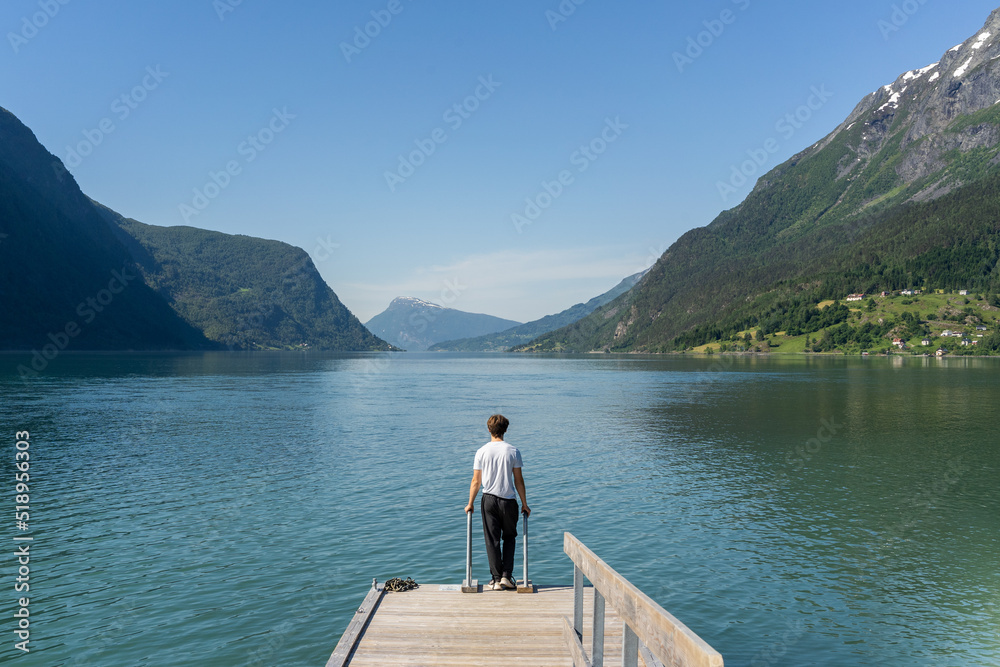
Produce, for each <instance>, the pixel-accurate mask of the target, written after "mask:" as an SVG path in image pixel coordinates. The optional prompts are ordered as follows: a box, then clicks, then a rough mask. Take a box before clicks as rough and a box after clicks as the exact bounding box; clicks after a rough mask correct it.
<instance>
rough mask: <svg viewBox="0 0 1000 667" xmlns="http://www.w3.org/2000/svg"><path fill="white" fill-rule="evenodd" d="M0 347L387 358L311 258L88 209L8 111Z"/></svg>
mask: <svg viewBox="0 0 1000 667" xmlns="http://www.w3.org/2000/svg"><path fill="white" fill-rule="evenodd" d="M0 306H2V307H3V311H4V317H3V318H2V320H0V349H15V350H35V351H36V354H33V357H32V360H33V364H32V366H31V367H30V368H28V367H27V366H26V367H25V368H26V369H28V370H32V371H34V372H40V371H42V370H43V369H44V368H45V367H46V366H47V365H48V362H49V361H51V360H52V359H53V358H54V357H55V356H56V355H57V354H58V353H59V352H61V351H62V350H128V349H135V350H161V349H175V350H176V349H262V348H276V349H291V348H296V347H311V348H317V349H331V350H387V349H389V346H388V345H387V344H386V343H385V342H384V341H380V340H378V339H377V338H375V337H374V336H372V335H371V334H370V333H369V332H368V331H367V330H366V329H365V328H364V327H363V326H362V325H361V323H360V322H359V321H358V320H357V318H355V317H354V316H353V315H351V313H350V312H349V311H348V310H347V309H346V308H345V307H344V306H343V305H342V304H341V303H340V301H339V300H338V299H337V296H336V295H335V294H334V293H333V291H332V290H331V289H330V287H329V286H328V285H326V283H324V282H323V280H322V278H321V277H320V275H319V273H318V272H317V271H316V268H315V266H313V264H312V261H311V260H310V259H309V256H308V255H307V254H306V253H305V252H304V251H303V250H301V249H299V248H295V247H293V246H289V245H287V244H284V243H280V242H277V241H266V240H263V239H256V238H251V237H246V236H231V235H226V234H220V233H217V232H209V231H205V230H200V229H194V228H191V227H154V226H151V225H144V224H142V223H140V222H137V221H135V220H129V219H126V218H123V217H122V216H121V215H119V214H117V213H115V212H114V211H112V210H111V209H108V208H106V207H103V206H101V205H99V204H97V203H95V202H93V201H92V200H90V199H88V198H87V197H86V196H85V195H84V194H83V193H82V192H81V191H80V188H79V187H78V185H77V183H76V181H75V180H74V179H73V177H72V175H70V174H69V172H67V171H66V169H65V168H64V166H63V163H62V162H61V161H60V160H59V159H58V158H56V157H55V156H53V155H52V154H50V153H49V152H48V151H46V150H45V148H43V147H42V146H41V144H39V143H38V141H37V139H36V138H35V136H34V134H33V133H32V132H31V131H30V130H29V129H28V128H27V127H26V126H25V125H24V124H22V123H21V122H20V121H19V120H18V119H17V118H15V117H14V115H13V114H11V113H10V112H9V111H7V110H4V109H0Z"/></svg>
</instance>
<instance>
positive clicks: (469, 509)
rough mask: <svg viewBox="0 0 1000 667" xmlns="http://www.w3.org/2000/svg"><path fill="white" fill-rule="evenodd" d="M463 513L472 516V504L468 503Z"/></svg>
mask: <svg viewBox="0 0 1000 667" xmlns="http://www.w3.org/2000/svg"><path fill="white" fill-rule="evenodd" d="M465 513H466V514H472V503H469V504H468V505H466V506H465Z"/></svg>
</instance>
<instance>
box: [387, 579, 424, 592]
mask: <svg viewBox="0 0 1000 667" xmlns="http://www.w3.org/2000/svg"><path fill="white" fill-rule="evenodd" d="M417 585H418V584H417V582H415V581H414V580H413V579H410V578H409V577H407V578H406V579H400V578H399V577H393V578H392V579H390V580H389V581H387V582H385V590H387V591H393V592H396V593H402V592H403V591H409V590H413V589H414V588H416V587H417Z"/></svg>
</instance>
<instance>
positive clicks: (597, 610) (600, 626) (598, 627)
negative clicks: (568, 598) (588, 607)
mask: <svg viewBox="0 0 1000 667" xmlns="http://www.w3.org/2000/svg"><path fill="white" fill-rule="evenodd" d="M593 634H594V641H593V642H591V648H590V664H591V666H592V667H604V596H603V595H601V592H600V591H599V590H597V589H596V588H595V589H594V633H593Z"/></svg>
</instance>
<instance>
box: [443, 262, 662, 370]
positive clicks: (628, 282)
mask: <svg viewBox="0 0 1000 667" xmlns="http://www.w3.org/2000/svg"><path fill="white" fill-rule="evenodd" d="M647 273H648V269H647V270H646V271H640V272H639V273H636V274H635V275H631V276H629V277H628V278H625V279H624V280H622V281H621V282H620V283H618V284H617V285H615V286H614V287H613V288H611V289H610V290H608V291H607V292H605V293H604V294H601V295H600V296H595V297H594V298H593V299H591V300H590V301H588V302H587V303H578V304H576V305H575V306H571V307H569V308H567V309H566V310H564V311H562V312H560V313H556V314H555V315H546V316H545V317H543V318H541V319H538V320H534V321H533V322H527V323H525V324H521V325H519V326H516V327H512V328H510V329H506V330H504V331H500V332H498V333H494V334H487V335H485V336H477V337H475V338H462V339H460V340H450V341H444V342H443V343H436V344H434V345H432V346H431V347H430V348H429V349H430V351H431V352H505V351H507V350H508V349H510V348H511V347H514V346H515V345H521V344H523V343H527V342H528V341H530V340H532V339H534V338H537V337H538V336H541V335H542V334H545V333H548V332H549V331H554V330H555V329H558V328H560V327H564V326H566V325H568V324H572V323H573V322H576V321H578V320H580V319H582V318H584V317H586V316H587V315H589V314H590V313H592V312H594V311H595V310H597V309H598V308H600V307H601V306H603V305H604V304H606V303H609V302H611V301H613V300H614V299H616V298H617V297H619V296H621V295H622V294H624V293H625V292H627V291H629V290H630V289H632V288H633V287H635V286H636V285H637V284H638V283H639V281H640V280H642V278H643V276H645V275H646V274H647Z"/></svg>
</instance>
